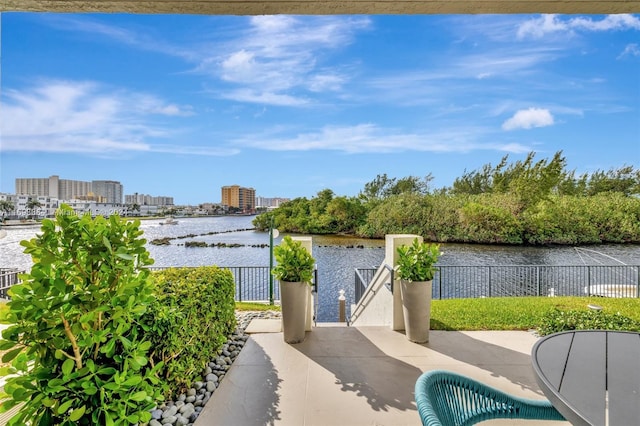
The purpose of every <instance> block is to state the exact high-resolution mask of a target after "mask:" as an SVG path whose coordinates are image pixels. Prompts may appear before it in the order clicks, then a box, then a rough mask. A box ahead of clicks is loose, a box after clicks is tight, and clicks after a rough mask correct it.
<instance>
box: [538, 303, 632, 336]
mask: <svg viewBox="0 0 640 426" xmlns="http://www.w3.org/2000/svg"><path fill="white" fill-rule="evenodd" d="M567 330H624V331H640V322H638V321H636V320H633V319H631V318H629V317H626V316H624V315H622V314H620V313H619V312H616V313H615V314H611V313H607V312H602V311H594V310H589V311H580V310H568V311H563V310H560V309H554V310H552V311H550V312H549V313H547V315H545V316H544V317H543V319H542V323H541V324H540V326H539V327H538V329H537V331H538V334H540V335H541V336H545V335H547V334H551V333H557V332H559V331H567Z"/></svg>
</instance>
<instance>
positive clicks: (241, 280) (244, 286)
mask: <svg viewBox="0 0 640 426" xmlns="http://www.w3.org/2000/svg"><path fill="white" fill-rule="evenodd" d="M168 268H169V267H160V266H154V267H151V268H149V269H151V270H154V271H159V270H162V269H168ZM180 268H182V266H181V267H180ZM219 268H220V269H228V270H229V271H231V274H232V275H233V279H234V281H235V285H236V297H235V298H236V301H238V302H247V301H249V302H269V300H280V286H279V285H274V286H273V293H274V294H273V298H272V299H270V298H269V296H270V294H269V274H270V272H269V267H268V266H220V267H219ZM275 282H276V283H277V280H275ZM311 284H312V291H313V292H315V293H317V292H318V268H317V267H316V268H315V269H314V273H313V282H312V283H311ZM316 300H317V298H316ZM316 311H317V309H316Z"/></svg>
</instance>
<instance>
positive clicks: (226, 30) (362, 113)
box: [0, 12, 640, 205]
mask: <svg viewBox="0 0 640 426" xmlns="http://www.w3.org/2000/svg"><path fill="white" fill-rule="evenodd" d="M0 23H1V27H0V28H1V39H0V61H1V62H0V66H1V68H0V192H4V193H14V192H15V179H16V178H45V177H49V176H51V175H58V176H60V178H61V179H71V180H82V181H91V180H116V181H120V182H121V183H122V184H123V186H124V193H125V194H133V193H136V192H137V193H142V194H150V195H154V196H158V195H163V196H171V197H174V201H175V203H176V204H192V205H194V204H200V203H205V202H213V203H217V202H220V198H221V189H220V188H221V187H222V186H225V185H234V184H237V185H240V186H245V187H253V188H255V190H256V194H257V195H259V196H264V197H287V198H295V197H307V198H311V197H313V196H315V195H316V194H317V193H318V192H319V191H321V190H323V189H327V188H328V189H331V190H332V191H333V192H334V193H335V194H336V195H337V196H343V195H344V196H355V195H357V194H358V193H359V192H360V191H361V190H362V189H363V188H364V185H365V184H366V183H367V182H370V181H372V180H374V179H375V178H376V176H377V175H381V174H387V176H388V177H391V178H403V177H407V176H416V177H424V176H427V175H431V176H432V177H433V180H432V181H431V188H432V189H438V188H443V187H448V186H451V185H452V184H453V182H454V180H455V179H456V178H457V177H460V176H462V175H463V174H464V173H465V172H469V171H474V170H479V169H481V168H482V166H484V165H486V164H492V165H496V164H497V163H499V162H500V160H501V159H502V158H503V157H504V156H508V158H509V161H511V162H515V161H517V160H522V159H524V158H526V156H527V154H529V153H530V152H535V153H536V157H535V158H536V159H538V160H541V159H551V158H553V155H554V154H555V153H556V152H558V151H562V152H563V155H564V156H565V158H566V160H567V169H568V170H575V171H576V173H578V174H582V173H592V172H594V171H597V170H604V171H607V170H610V169H617V168H620V167H623V166H626V165H632V166H635V167H640V15H608V16H604V15H603V16H598V15H588V16H581V15H408V16H384V15H372V16H365V15H339V16H287V15H276V16H192V15H126V14H51V13H14V12H10V13H3V14H1V15H0Z"/></svg>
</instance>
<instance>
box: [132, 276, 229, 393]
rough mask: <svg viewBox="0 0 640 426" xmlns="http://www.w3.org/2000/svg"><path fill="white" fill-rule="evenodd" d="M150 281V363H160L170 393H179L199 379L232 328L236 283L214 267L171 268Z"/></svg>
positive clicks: (148, 329)
mask: <svg viewBox="0 0 640 426" xmlns="http://www.w3.org/2000/svg"><path fill="white" fill-rule="evenodd" d="M153 277H154V281H155V290H154V294H155V296H156V299H155V301H154V302H153V303H152V304H151V306H150V308H149V310H148V312H147V315H146V316H145V318H144V320H143V323H144V324H145V329H146V336H145V337H146V338H147V339H149V340H150V341H151V342H152V343H153V346H152V348H153V349H152V352H151V361H152V362H153V363H158V362H160V361H163V362H164V368H163V369H162V370H161V376H162V378H163V380H164V381H165V382H166V384H167V385H168V388H169V389H170V390H169V392H174V393H178V392H181V391H184V390H186V389H187V388H188V387H190V386H191V384H192V383H193V382H194V381H196V380H198V379H199V378H200V377H201V375H202V372H203V371H204V370H205V368H206V366H207V364H208V363H209V361H211V358H212V357H213V356H214V355H215V354H217V353H218V351H219V349H220V348H221V346H222V345H223V344H224V343H225V342H226V340H227V338H228V336H229V335H230V334H231V333H232V332H233V331H234V330H235V327H236V318H235V301H234V298H235V283H234V280H233V275H232V274H231V271H229V270H227V269H220V268H218V267H217V266H204V267H199V268H170V269H165V270H163V271H158V272H155V273H154V274H153ZM167 396H169V395H167Z"/></svg>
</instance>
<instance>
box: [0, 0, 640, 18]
mask: <svg viewBox="0 0 640 426" xmlns="http://www.w3.org/2000/svg"><path fill="white" fill-rule="evenodd" d="M8 11H25V12H59V13H141V14H198V15H200V14H206V15H278V14H292V15H353V14H366V15H386V14H392V15H414V14H493V13H498V14H518V13H561V14H617V13H640V0H146V1H145V0H0V12H8Z"/></svg>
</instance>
